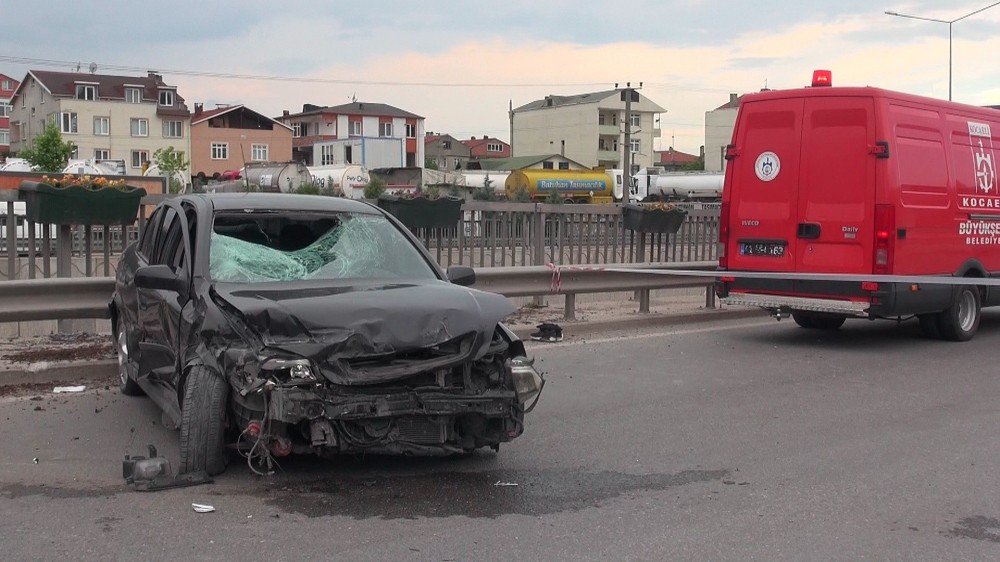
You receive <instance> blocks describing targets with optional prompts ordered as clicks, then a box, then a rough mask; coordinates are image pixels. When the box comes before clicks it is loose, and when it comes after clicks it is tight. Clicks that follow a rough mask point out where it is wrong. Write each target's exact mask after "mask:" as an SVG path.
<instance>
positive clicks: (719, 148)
mask: <svg viewBox="0 0 1000 562" xmlns="http://www.w3.org/2000/svg"><path fill="white" fill-rule="evenodd" d="M742 99H743V97H742V96H737V95H736V94H729V101H728V102H727V103H725V104H723V105H720V106H719V107H717V108H715V109H713V110H712V111H706V112H705V171H706V172H724V171H725V170H726V158H725V156H726V146H727V145H729V143H731V142H732V141H733V129H734V128H735V127H736V112H737V111H738V110H739V108H740V100H742Z"/></svg>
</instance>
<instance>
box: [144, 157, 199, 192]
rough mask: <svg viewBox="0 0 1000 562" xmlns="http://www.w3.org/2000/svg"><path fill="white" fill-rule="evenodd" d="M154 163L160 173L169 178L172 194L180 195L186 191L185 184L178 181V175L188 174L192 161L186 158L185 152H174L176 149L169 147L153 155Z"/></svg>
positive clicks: (168, 182) (168, 183)
mask: <svg viewBox="0 0 1000 562" xmlns="http://www.w3.org/2000/svg"><path fill="white" fill-rule="evenodd" d="M153 162H155V163H156V167H157V168H159V169H160V173H161V174H163V175H164V176H167V185H168V188H169V190H170V193H180V192H181V191H182V190H183V189H184V184H183V182H181V181H180V180H179V179H177V174H178V173H180V174H182V175H183V174H184V173H185V172H187V169H188V166H190V165H191V161H190V160H186V159H185V158H184V153H183V152H181V151H179V150H174V147H172V146H168V147H167V148H161V149H159V150H157V151H156V152H154V153H153Z"/></svg>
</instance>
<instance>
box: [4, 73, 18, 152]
mask: <svg viewBox="0 0 1000 562" xmlns="http://www.w3.org/2000/svg"><path fill="white" fill-rule="evenodd" d="M20 84H21V83H20V82H18V81H17V80H14V79H13V78H11V77H10V76H7V75H5V74H0V156H5V155H7V154H10V98H12V97H13V96H14V90H16V89H17V87H18V86H19V85H20Z"/></svg>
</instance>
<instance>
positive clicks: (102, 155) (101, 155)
mask: <svg viewBox="0 0 1000 562" xmlns="http://www.w3.org/2000/svg"><path fill="white" fill-rule="evenodd" d="M94 160H111V151H110V150H108V149H107V148H95V149H94Z"/></svg>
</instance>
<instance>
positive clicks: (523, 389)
mask: <svg viewBox="0 0 1000 562" xmlns="http://www.w3.org/2000/svg"><path fill="white" fill-rule="evenodd" d="M509 365H510V367H509V368H510V378H511V380H512V381H514V392H515V393H516V394H517V401H518V402H519V403H521V404H527V403H528V401H529V400H531V399H532V398H537V397H538V395H539V394H540V393H541V392H542V387H543V386H545V380H544V379H543V378H542V375H541V374H540V373H539V372H538V371H537V370H535V360H534V359H528V358H527V357H514V358H513V359H511V360H510V364H509Z"/></svg>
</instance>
